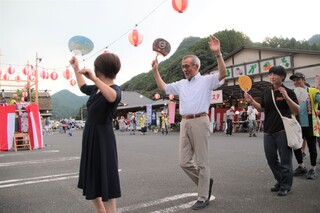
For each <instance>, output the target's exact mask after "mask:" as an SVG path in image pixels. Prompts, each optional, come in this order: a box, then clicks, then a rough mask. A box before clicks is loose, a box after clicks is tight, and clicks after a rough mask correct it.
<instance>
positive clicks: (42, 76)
mask: <svg viewBox="0 0 320 213" xmlns="http://www.w3.org/2000/svg"><path fill="white" fill-rule="evenodd" d="M46 76H47V72H46V71H45V70H42V71H41V72H40V77H41V78H42V79H45V78H46Z"/></svg>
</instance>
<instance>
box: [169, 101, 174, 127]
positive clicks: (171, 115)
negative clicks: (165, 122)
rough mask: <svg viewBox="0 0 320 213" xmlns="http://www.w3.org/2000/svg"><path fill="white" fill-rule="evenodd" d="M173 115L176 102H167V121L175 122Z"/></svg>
mask: <svg viewBox="0 0 320 213" xmlns="http://www.w3.org/2000/svg"><path fill="white" fill-rule="evenodd" d="M175 116H176V102H172V101H170V102H169V122H170V123H171V124H174V123H175Z"/></svg>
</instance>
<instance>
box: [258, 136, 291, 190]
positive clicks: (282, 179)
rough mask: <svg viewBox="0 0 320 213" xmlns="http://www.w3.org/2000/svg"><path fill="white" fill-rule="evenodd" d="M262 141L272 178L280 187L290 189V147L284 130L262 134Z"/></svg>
mask: <svg viewBox="0 0 320 213" xmlns="http://www.w3.org/2000/svg"><path fill="white" fill-rule="evenodd" d="M263 142H264V152H265V155H266V158H267V162H268V165H269V167H270V169H271V171H272V173H273V176H274V178H275V179H276V181H277V183H278V184H279V185H280V188H281V189H288V190H290V189H291V187H292V183H293V172H292V149H291V148H290V147H289V146H288V143H287V136H286V133H285V131H280V132H276V133H271V134H264V137H263ZM278 153H279V156H278ZM279 158H280V161H279Z"/></svg>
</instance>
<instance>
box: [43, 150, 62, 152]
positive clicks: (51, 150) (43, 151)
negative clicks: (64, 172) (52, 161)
mask: <svg viewBox="0 0 320 213" xmlns="http://www.w3.org/2000/svg"><path fill="white" fill-rule="evenodd" d="M43 152H60V150H48V151H43Z"/></svg>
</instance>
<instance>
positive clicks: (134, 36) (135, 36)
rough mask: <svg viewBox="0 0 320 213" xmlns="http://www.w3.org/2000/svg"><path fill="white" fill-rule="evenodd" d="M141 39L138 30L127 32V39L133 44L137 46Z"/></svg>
mask: <svg viewBox="0 0 320 213" xmlns="http://www.w3.org/2000/svg"><path fill="white" fill-rule="evenodd" d="M142 40H143V36H142V34H141V33H140V32H139V31H138V30H136V29H134V30H133V31H132V32H131V33H129V41H130V43H131V44H132V45H133V46H135V47H137V46H138V45H139V44H141V42H142Z"/></svg>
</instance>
